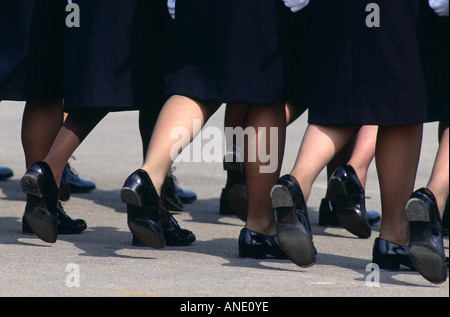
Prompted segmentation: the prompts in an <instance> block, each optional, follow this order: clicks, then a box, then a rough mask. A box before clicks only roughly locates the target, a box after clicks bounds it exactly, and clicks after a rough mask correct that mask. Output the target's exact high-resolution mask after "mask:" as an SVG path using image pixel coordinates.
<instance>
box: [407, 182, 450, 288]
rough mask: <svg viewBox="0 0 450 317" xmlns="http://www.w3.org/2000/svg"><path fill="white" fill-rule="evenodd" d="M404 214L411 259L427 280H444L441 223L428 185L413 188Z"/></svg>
mask: <svg viewBox="0 0 450 317" xmlns="http://www.w3.org/2000/svg"><path fill="white" fill-rule="evenodd" d="M406 215H407V217H408V221H409V231H410V242H409V252H410V257H411V262H412V263H413V265H414V267H415V268H416V269H417V271H419V273H420V274H421V275H422V276H423V277H424V278H426V279H427V280H428V281H430V282H432V283H436V284H440V283H444V282H445V281H446V280H447V265H446V264H445V251H444V242H443V235H442V223H441V216H440V214H439V210H438V207H437V203H436V198H435V197H434V195H433V193H432V192H431V191H430V190H429V189H428V188H421V189H419V190H417V191H415V192H414V193H413V194H412V195H411V199H410V200H409V201H408V203H407V205H406Z"/></svg>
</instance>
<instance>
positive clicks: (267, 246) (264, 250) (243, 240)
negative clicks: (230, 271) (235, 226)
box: [238, 228, 288, 259]
mask: <svg viewBox="0 0 450 317" xmlns="http://www.w3.org/2000/svg"><path fill="white" fill-rule="evenodd" d="M238 244H239V257H240V258H252V259H265V258H267V256H268V255H269V256H271V257H274V258H276V259H288V257H287V256H286V254H285V253H284V252H283V250H281V248H280V245H279V244H278V241H277V237H276V236H273V237H272V236H266V235H263V234H261V233H257V232H254V231H251V230H249V229H247V228H243V229H242V230H241V233H240V235H239V241H238Z"/></svg>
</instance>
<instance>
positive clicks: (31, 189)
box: [20, 174, 44, 198]
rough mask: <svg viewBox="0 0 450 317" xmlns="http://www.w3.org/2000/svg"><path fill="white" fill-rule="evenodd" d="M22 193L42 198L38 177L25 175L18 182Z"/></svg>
mask: <svg viewBox="0 0 450 317" xmlns="http://www.w3.org/2000/svg"><path fill="white" fill-rule="evenodd" d="M20 185H21V187H22V192H24V193H25V194H30V195H33V196H36V197H39V198H42V197H44V193H43V191H42V190H41V187H40V186H39V180H38V175H34V174H25V175H24V176H23V177H22V179H21V180H20Z"/></svg>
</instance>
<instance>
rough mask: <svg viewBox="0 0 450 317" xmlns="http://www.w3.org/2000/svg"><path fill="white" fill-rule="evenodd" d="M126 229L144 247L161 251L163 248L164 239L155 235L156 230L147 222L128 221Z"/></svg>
mask: <svg viewBox="0 0 450 317" xmlns="http://www.w3.org/2000/svg"><path fill="white" fill-rule="evenodd" d="M128 228H129V229H130V231H131V233H133V234H134V235H135V236H136V238H138V239H139V240H140V241H141V242H142V243H144V244H145V245H148V246H149V247H152V248H154V249H163V248H164V247H165V240H164V238H163V237H161V236H160V234H158V233H157V231H158V230H157V229H156V228H155V227H154V226H151V225H150V224H149V222H148V221H146V220H142V219H129V220H128Z"/></svg>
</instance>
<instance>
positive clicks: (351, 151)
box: [327, 126, 378, 196]
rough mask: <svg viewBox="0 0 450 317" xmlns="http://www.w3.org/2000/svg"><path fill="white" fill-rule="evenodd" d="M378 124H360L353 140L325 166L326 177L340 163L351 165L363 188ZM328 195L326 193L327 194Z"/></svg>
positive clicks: (371, 158) (371, 159) (370, 161)
mask: <svg viewBox="0 0 450 317" xmlns="http://www.w3.org/2000/svg"><path fill="white" fill-rule="evenodd" d="M377 133H378V126H362V127H361V128H360V129H359V131H358V133H357V134H356V135H355V137H354V138H353V140H352V141H351V142H349V143H348V144H347V145H346V146H345V147H344V148H343V149H342V150H341V151H340V152H339V153H337V154H336V156H335V157H334V158H333V159H332V160H331V161H330V163H329V164H328V166H327V174H328V179H329V178H330V177H331V175H332V174H333V172H334V171H335V170H336V169H337V168H338V167H339V166H342V165H346V164H348V165H351V166H352V167H353V168H354V169H355V172H356V174H357V175H358V178H359V181H360V182H361V185H362V186H363V187H364V188H365V187H366V181H367V171H368V169H369V166H370V164H371V163H372V161H373V158H374V157H375V147H376V142H377ZM327 196H328V195H327Z"/></svg>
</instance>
